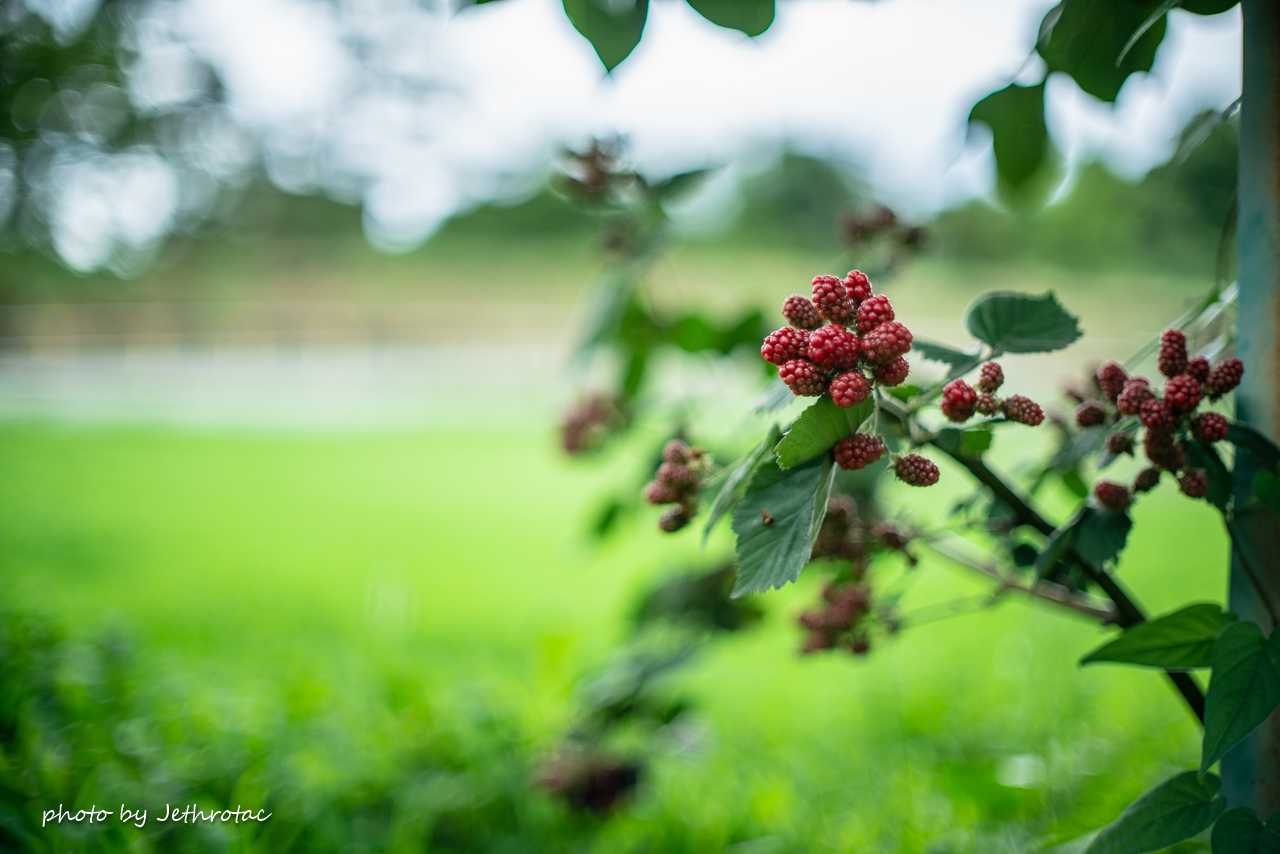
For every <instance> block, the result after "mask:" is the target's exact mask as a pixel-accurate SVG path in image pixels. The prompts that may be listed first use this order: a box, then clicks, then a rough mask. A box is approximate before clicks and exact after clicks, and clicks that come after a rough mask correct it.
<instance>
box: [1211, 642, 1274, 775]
mask: <svg viewBox="0 0 1280 854" xmlns="http://www.w3.org/2000/svg"><path fill="white" fill-rule="evenodd" d="M1277 704H1280V632H1278V633H1274V634H1272V636H1271V638H1270V639H1267V638H1264V637H1263V636H1262V631H1261V630H1260V629H1259V628H1258V627H1257V625H1256V624H1254V623H1251V622H1248V621H1247V620H1242V621H1240V622H1238V623H1234V624H1232V625H1230V626H1227V627H1226V628H1225V629H1223V630H1222V634H1221V635H1219V636H1218V642H1217V643H1215V644H1214V645H1213V677H1212V678H1211V679H1210V680H1209V691H1208V693H1207V694H1206V695H1205V703H1204V706H1205V708H1204V749H1203V751H1202V753H1201V756H1200V770H1201V771H1207V770H1209V768H1210V767H1211V766H1212V765H1213V763H1215V762H1217V761H1218V760H1219V759H1221V758H1222V756H1223V754H1225V753H1226V752H1227V751H1228V750H1230V749H1231V748H1232V747H1235V746H1236V745H1237V744H1239V743H1240V742H1241V741H1242V740H1244V738H1245V737H1246V736H1248V735H1249V733H1251V732H1253V730H1254V728H1255V727H1257V726H1258V724H1260V723H1262V722H1263V721H1264V720H1266V718H1267V716H1268V715H1269V714H1271V712H1272V711H1273V710H1274V709H1275V707H1276V705H1277Z"/></svg>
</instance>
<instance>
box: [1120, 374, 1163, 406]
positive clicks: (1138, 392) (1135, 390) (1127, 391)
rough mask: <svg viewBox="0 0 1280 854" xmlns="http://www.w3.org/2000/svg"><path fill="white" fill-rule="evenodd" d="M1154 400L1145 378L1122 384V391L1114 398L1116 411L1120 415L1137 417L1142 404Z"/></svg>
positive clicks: (1137, 378)
mask: <svg viewBox="0 0 1280 854" xmlns="http://www.w3.org/2000/svg"><path fill="white" fill-rule="evenodd" d="M1154 398H1155V393H1154V392H1153V391H1151V386H1150V384H1148V383H1147V379H1146V377H1134V378H1133V379H1131V380H1129V381H1127V382H1126V383H1125V384H1124V389H1123V390H1122V391H1121V392H1120V396H1119V397H1117V398H1116V409H1117V410H1118V411H1119V412H1120V414H1121V415H1137V414H1138V412H1139V411H1140V410H1141V409H1142V404H1144V403H1146V402H1147V401H1148V400H1153V399H1154Z"/></svg>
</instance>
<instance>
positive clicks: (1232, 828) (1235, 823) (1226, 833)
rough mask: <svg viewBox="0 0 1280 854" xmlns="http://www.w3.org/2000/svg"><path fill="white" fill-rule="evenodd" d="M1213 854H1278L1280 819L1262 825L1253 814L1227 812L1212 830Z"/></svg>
mask: <svg viewBox="0 0 1280 854" xmlns="http://www.w3.org/2000/svg"><path fill="white" fill-rule="evenodd" d="M1210 841H1211V843H1212V845H1213V854H1280V817H1277V816H1272V817H1271V820H1270V821H1268V822H1267V823H1266V824H1265V825H1264V824H1263V823H1262V822H1260V821H1258V817H1257V816H1256V815H1254V813H1253V810H1251V809H1246V808H1245V807H1236V808H1235V809H1233V810H1227V811H1226V812H1225V813H1223V814H1222V817H1221V818H1219V819H1218V821H1217V823H1216V824H1215V825H1214V826H1213V836H1212V837H1211V838H1210Z"/></svg>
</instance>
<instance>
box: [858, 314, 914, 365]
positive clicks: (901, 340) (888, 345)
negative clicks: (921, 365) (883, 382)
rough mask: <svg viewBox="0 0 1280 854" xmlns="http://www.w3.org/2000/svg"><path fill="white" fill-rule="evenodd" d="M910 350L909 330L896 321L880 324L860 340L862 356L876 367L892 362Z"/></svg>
mask: <svg viewBox="0 0 1280 854" xmlns="http://www.w3.org/2000/svg"><path fill="white" fill-rule="evenodd" d="M910 349H911V330H910V329H908V328H907V327H905V326H903V325H902V324H901V323H899V322H897V321H896V320H891V321H889V322H888V323H882V324H880V325H879V326H877V327H876V328H875V329H872V330H871V331H870V332H868V333H867V334H866V335H864V336H863V338H862V352H863V355H865V356H866V357H867V361H869V362H872V363H873V364H877V365H882V364H884V363H885V362H892V361H893V360H894V359H896V358H898V357H899V356H902V355H905V354H906V353H907V351H908V350H910Z"/></svg>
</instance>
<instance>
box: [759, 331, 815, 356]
mask: <svg viewBox="0 0 1280 854" xmlns="http://www.w3.org/2000/svg"><path fill="white" fill-rule="evenodd" d="M808 348H809V333H808V332H802V331H801V330H799V329H792V328H791V327H790V326H784V327H782V328H781V329H775V330H773V331H772V332H770V333H769V334H768V335H766V336H765V337H764V343H762V344H761V345H760V357H761V358H762V359H764V360H765V361H766V362H770V363H772V364H774V365H781V364H782V363H783V362H790V361H791V360H792V359H803V358H804V357H805V354H806V352H807V351H808Z"/></svg>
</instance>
